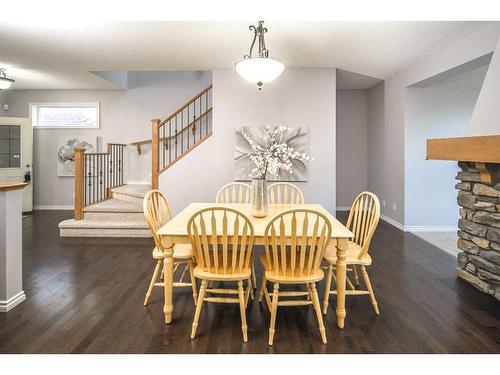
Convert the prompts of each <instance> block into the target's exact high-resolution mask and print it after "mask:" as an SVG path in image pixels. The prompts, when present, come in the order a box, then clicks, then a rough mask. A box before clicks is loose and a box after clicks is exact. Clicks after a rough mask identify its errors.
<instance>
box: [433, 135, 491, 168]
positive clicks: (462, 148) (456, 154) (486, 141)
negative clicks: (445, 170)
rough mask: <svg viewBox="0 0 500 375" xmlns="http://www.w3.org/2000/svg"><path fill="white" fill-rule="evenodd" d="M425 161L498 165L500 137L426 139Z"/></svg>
mask: <svg viewBox="0 0 500 375" xmlns="http://www.w3.org/2000/svg"><path fill="white" fill-rule="evenodd" d="M427 159H432V160H458V161H474V162H480V163H500V135H486V136H479V137H460V138H438V139H428V140H427Z"/></svg>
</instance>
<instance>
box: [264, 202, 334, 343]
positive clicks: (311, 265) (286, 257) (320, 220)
mask: <svg viewBox="0 0 500 375" xmlns="http://www.w3.org/2000/svg"><path fill="white" fill-rule="evenodd" d="M331 234H332V225H331V223H330V221H329V220H328V218H327V217H326V216H325V215H323V214H322V213H320V212H317V211H314V210H309V209H295V210H289V211H285V212H283V213H281V214H279V215H277V216H276V217H275V218H273V219H272V221H271V222H270V223H269V224H268V225H267V227H266V229H265V232H264V254H262V255H261V257H260V260H261V262H262V265H263V267H264V275H263V277H262V286H261V290H260V293H259V301H262V296H265V299H266V303H267V306H268V308H269V310H270V311H271V322H270V325H269V345H272V344H273V340H274V332H275V324H276V313H277V309H278V306H304V305H311V304H312V305H313V306H314V311H315V312H316V317H317V319H318V326H319V331H320V334H321V340H322V341H323V343H325V344H326V331H325V326H324V325H323V317H322V315H321V307H320V302H319V297H318V291H317V290H316V283H317V282H318V281H320V280H322V279H323V276H324V275H323V271H322V270H321V268H320V265H321V260H322V259H323V255H324V253H325V250H326V247H327V246H328V243H329V241H330V237H331ZM267 282H270V283H273V292H272V293H269V291H268V290H267ZM280 284H292V285H306V288H307V291H282V292H280V291H279V287H280ZM280 297H309V298H307V299H285V300H281V301H280V300H279V298H280Z"/></svg>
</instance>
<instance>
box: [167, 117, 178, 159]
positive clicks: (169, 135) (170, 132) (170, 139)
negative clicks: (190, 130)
mask: <svg viewBox="0 0 500 375" xmlns="http://www.w3.org/2000/svg"><path fill="white" fill-rule="evenodd" d="M175 130H177V115H175ZM168 137H169V138H168V141H169V142H170V150H169V153H168V164H170V163H172V127H170V128H169V130H168ZM174 145H175V148H177V138H176V139H175V142H174Z"/></svg>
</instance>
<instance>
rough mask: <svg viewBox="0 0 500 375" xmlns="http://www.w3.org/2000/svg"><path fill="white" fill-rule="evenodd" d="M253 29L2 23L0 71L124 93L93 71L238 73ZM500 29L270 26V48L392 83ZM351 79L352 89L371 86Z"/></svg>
mask: <svg viewBox="0 0 500 375" xmlns="http://www.w3.org/2000/svg"><path fill="white" fill-rule="evenodd" d="M251 23H255V22H252V21H248V22H110V23H99V24H81V25H74V24H72V25H69V24H63V25H57V24H55V25H40V24H37V25H32V24H29V23H27V22H25V23H22V24H19V23H14V22H2V23H1V24H0V68H2V67H5V68H7V69H8V72H7V73H8V76H10V77H12V78H14V79H15V80H16V84H15V86H14V88H16V89H32V88H37V89H60V88H66V89H84V88H116V87H115V86H113V85H112V84H111V83H110V82H108V81H106V80H104V79H103V78H101V77H98V76H97V75H94V74H92V73H90V71H133V70H142V71H145V70H146V71H147V70H154V71H158V70H211V69H214V68H222V67H232V66H234V63H235V62H236V61H238V60H240V59H241V58H242V56H243V55H244V54H246V53H248V48H249V46H250V43H251V39H252V34H251V32H250V31H249V30H248V25H249V24H251ZM492 23H493V22H266V26H267V27H268V28H269V33H268V34H267V36H266V43H267V46H268V48H269V50H270V56H271V57H274V58H276V59H278V60H281V61H282V62H283V63H284V64H285V66H287V67H338V68H340V69H343V70H349V71H351V72H356V73H358V74H361V75H365V76H369V78H370V77H375V78H378V79H385V78H387V77H390V76H391V75H393V74H395V73H397V72H399V71H401V70H404V69H406V68H408V67H409V66H411V65H412V64H414V63H415V62H417V61H419V60H422V59H424V58H425V57H427V56H429V55H431V54H433V53H436V52H438V51H440V50H441V49H443V48H445V47H446V46H448V45H449V44H451V43H453V42H454V41H456V40H459V39H461V38H463V37H465V36H466V35H468V34H470V33H473V32H477V31H479V30H480V29H481V28H484V27H486V26H488V25H490V24H492ZM347 78H349V77H347ZM350 78H352V79H353V80H354V81H353V85H354V86H353V87H351V88H356V87H357V86H359V87H362V88H366V87H365V86H366V85H368V84H370V83H369V82H370V80H364V79H362V80H361V83H360V81H359V77H354V78H353V77H350ZM373 82H375V83H376V82H377V81H373Z"/></svg>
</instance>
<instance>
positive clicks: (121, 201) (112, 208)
mask: <svg viewBox="0 0 500 375" xmlns="http://www.w3.org/2000/svg"><path fill="white" fill-rule="evenodd" d="M150 189H151V187H150V186H149V185H122V186H119V187H116V188H113V189H111V198H110V199H106V200H103V201H101V202H99V203H95V204H92V205H90V206H87V207H85V208H84V209H83V219H81V220H75V219H69V220H65V221H62V222H61V223H59V232H60V235H61V237H151V232H150V230H149V228H148V226H147V224H146V221H145V220H144V213H143V211H142V200H143V199H144V196H145V195H146V193H147V192H148V191H149V190H150Z"/></svg>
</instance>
